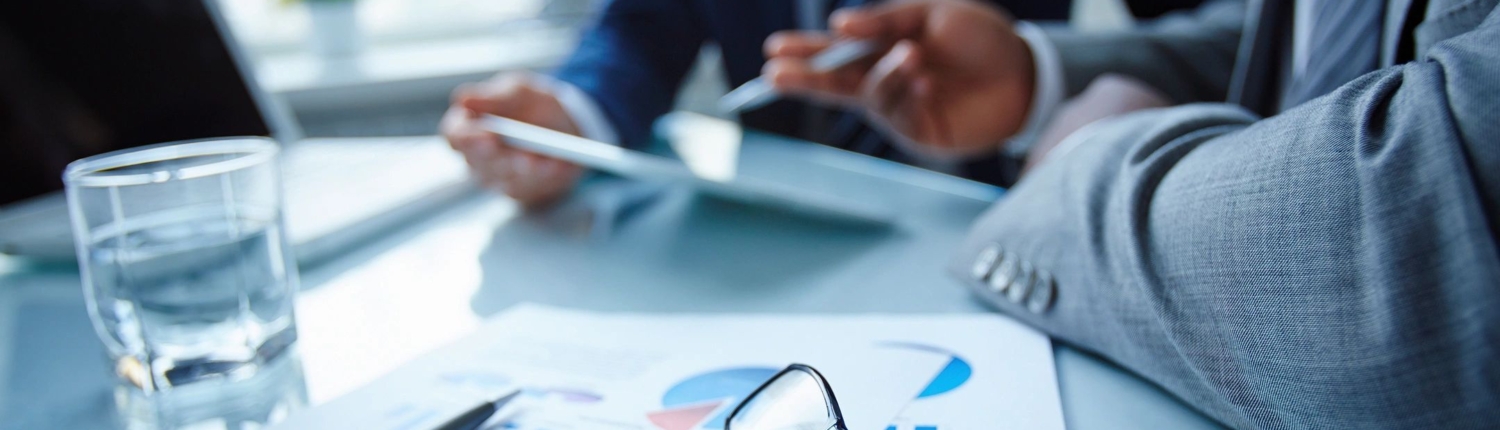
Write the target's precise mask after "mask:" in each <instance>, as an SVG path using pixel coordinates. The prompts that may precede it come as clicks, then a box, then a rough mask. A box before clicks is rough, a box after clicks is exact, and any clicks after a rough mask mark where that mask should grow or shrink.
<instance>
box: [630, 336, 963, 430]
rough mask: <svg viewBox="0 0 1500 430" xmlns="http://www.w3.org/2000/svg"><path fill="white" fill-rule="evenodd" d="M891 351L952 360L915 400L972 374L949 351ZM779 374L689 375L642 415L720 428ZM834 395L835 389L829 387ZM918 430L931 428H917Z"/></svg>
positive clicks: (663, 426)
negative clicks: (924, 353)
mask: <svg viewBox="0 0 1500 430" xmlns="http://www.w3.org/2000/svg"><path fill="white" fill-rule="evenodd" d="M884 345H885V346H888V347H892V348H904V349H916V350H921V351H928V352H933V353H937V354H943V355H947V356H949V357H952V358H951V359H949V360H948V364H947V365H945V366H943V370H941V371H939V372H938V374H937V376H936V377H933V378H932V382H929V383H928V384H927V387H926V388H924V389H923V390H922V392H921V393H920V394H918V395H917V400H921V399H926V398H930V397H936V396H940V395H943V394H945V393H948V392H951V391H953V390H956V389H958V388H959V387H962V386H963V385H964V384H965V383H967V382H969V378H970V377H972V376H973V375H974V368H973V366H972V365H970V364H969V362H968V361H967V360H964V359H963V357H960V356H959V355H958V354H955V353H953V352H951V351H948V350H945V349H942V348H937V347H933V346H929V345H921V344H913V343H887V344H884ZM779 371H781V369H779V368H771V367H753V366H746V367H730V368H724V369H719V370H713V371H709V372H703V373H700V374H697V375H693V376H690V377H688V378H686V379H683V380H682V382H678V383H677V384H675V385H673V386H672V388H669V389H667V392H666V393H665V394H663V395H662V399H661V403H662V409H661V410H658V411H655V412H651V413H648V414H646V418H647V419H648V420H650V421H651V423H652V424H654V425H656V428H658V429H660V430H696V429H710V430H716V429H722V428H724V419H725V418H727V417H728V415H729V413H730V412H731V410H732V409H733V408H734V406H735V405H738V404H739V402H740V401H741V400H743V399H744V398H745V396H748V395H750V392H751V391H755V389H756V388H757V387H760V385H761V384H763V383H765V382H766V380H768V379H771V377H772V376H775V375H776V372H779ZM833 389H834V393H835V394H836V393H838V387H833ZM919 428H922V429H924V430H925V429H930V428H934V427H929V426H919Z"/></svg>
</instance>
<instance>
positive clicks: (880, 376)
mask: <svg viewBox="0 0 1500 430" xmlns="http://www.w3.org/2000/svg"><path fill="white" fill-rule="evenodd" d="M793 362H797V363H804V364H808V365H811V366H813V367H815V368H817V369H818V370H819V371H820V372H821V373H823V375H824V376H825V377H827V379H828V382H829V384H830V385H831V386H832V387H833V390H834V393H835V395H836V396H837V397H838V401H839V404H840V406H841V408H842V409H843V412H844V415H845V420H846V423H847V424H848V425H849V428H850V429H851V430H939V429H943V430H950V429H951V430H958V429H974V430H978V429H994V428H1005V427H1011V428H1028V429H1062V428H1064V426H1063V418H1062V408H1061V405H1060V403H1059V400H1058V392H1057V382H1056V374H1055V370H1054V368H1053V360H1052V349H1051V346H1050V343H1049V341H1048V340H1047V338H1046V337H1045V336H1043V335H1041V334H1040V333H1037V332H1035V331H1033V330H1031V329H1029V328H1026V327H1024V326H1022V325H1020V324H1019V323H1016V322H1014V321H1012V320H1009V319H1006V318H1003V317H999V316H990V315H969V316H891V315H867V316H746V315H659V314H650V315H643V314H605V313H588V312H580V311H569V310H562V309H556V308H549V307H542V306H535V305H525V306H520V307H517V308H514V309H512V310H509V311H507V312H505V313H503V314H501V315H499V316H496V317H495V318H494V319H492V320H491V321H489V322H487V323H486V324H485V325H484V326H483V327H482V328H480V329H479V330H477V331H476V332H475V333H474V334H472V335H470V336H469V337H467V338H465V339H464V340H462V341H459V342H456V343H455V344H453V345H449V346H446V347H444V348H442V349H439V350H437V351H434V352H433V353H430V354H428V355H426V356H424V357H422V358H420V359H418V360H415V361H414V362H412V363H410V364H408V365H405V366H403V367H402V368H401V369H399V370H397V371H396V372H393V373H392V374H390V375H387V376H385V377H383V378H381V379H380V380H377V381H376V382H374V383H372V384H371V385H369V386H367V387H364V388H362V389H360V390H357V391H355V392H353V393H351V394H349V395H346V396H344V397H341V398H339V399H336V400H334V401H333V402H330V403H329V404H327V405H323V406H319V407H316V408H313V409H310V410H306V411H302V412H300V413H298V414H295V415H293V416H292V417H291V419H290V420H289V421H287V422H285V423H283V425H281V426H280V427H278V428H283V429H313V428H361V429H377V430H378V429H390V430H406V429H411V430H427V429H430V428H432V427H433V426H435V425H436V424H438V423H441V422H443V421H445V420H446V419H448V418H451V417H453V416H455V415H458V414H459V413H461V412H462V411H463V410H465V409H467V408H469V407H472V406H474V405H476V404H477V403H478V402H480V401H481V400H482V399H484V398H487V397H490V396H494V395H495V394H497V393H500V392H504V391H506V390H508V389H512V388H517V387H519V388H521V389H523V393H524V394H523V396H522V401H520V402H518V403H517V404H515V405H513V407H508V408H507V410H508V411H507V412H504V413H503V414H502V415H503V416H502V417H501V418H503V419H499V418H497V420H496V421H495V423H496V424H495V426H493V427H492V428H507V429H542V428H546V429H552V430H565V429H570V428H571V429H639V430H697V429H721V428H723V422H724V418H725V415H726V414H727V413H728V412H729V410H730V409H732V408H733V407H734V406H735V405H736V404H737V403H738V402H739V401H740V400H742V399H743V398H744V396H746V395H747V394H749V392H750V391H751V390H753V389H755V387H757V386H759V385H760V384H761V383H762V382H764V381H765V380H766V379H768V378H769V377H771V376H772V374H774V373H775V372H777V371H779V370H781V368H783V367H785V366H786V365H787V364H790V363H793Z"/></svg>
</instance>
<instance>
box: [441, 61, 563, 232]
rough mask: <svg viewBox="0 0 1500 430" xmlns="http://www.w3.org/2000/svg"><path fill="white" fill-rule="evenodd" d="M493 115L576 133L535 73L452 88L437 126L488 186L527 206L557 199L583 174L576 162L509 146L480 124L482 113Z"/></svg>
mask: <svg viewBox="0 0 1500 430" xmlns="http://www.w3.org/2000/svg"><path fill="white" fill-rule="evenodd" d="M486 113H487V114H493V115H499V116H503V117H506V118H511V119H515V120H518V121H522V122H526V123H530V124H534V125H538V126H542V127H546V128H550V129H553V130H557V131H561V132H564V133H569V134H574V135H578V134H580V133H579V131H578V126H577V125H576V124H574V123H573V119H572V118H571V117H570V116H568V113H567V111H566V110H565V109H563V106H562V104H561V103H559V102H558V101H557V98H556V97H554V96H553V95H552V94H551V93H549V92H547V91H546V90H545V89H543V88H541V87H540V86H539V85H538V84H537V81H536V80H535V78H534V77H533V76H531V75H530V74H526V73H510V74H503V75H499V76H496V77H495V78H493V79H490V80H488V81H485V82H480V83H477V84H466V85H464V86H461V87H459V88H458V89H457V90H454V91H453V102H452V106H451V107H449V108H448V113H447V114H446V115H444V116H443V122H442V124H441V125H440V126H439V129H440V130H441V131H442V133H443V137H445V138H447V139H448V143H449V144H450V145H452V146H453V149H456V150H458V151H459V152H461V153H463V155H464V160H466V161H468V162H469V168H470V169H471V170H473V172H474V174H475V175H476V176H477V177H478V178H479V180H480V182H481V183H483V184H484V185H485V186H486V187H488V188H491V189H496V190H499V191H501V192H504V193H505V194H506V195H509V196H510V197H511V198H513V199H515V200H516V201H517V202H520V203H521V205H522V206H525V207H527V208H537V207H542V206H546V205H549V204H552V203H554V202H556V201H557V200H558V199H560V198H561V197H563V196H565V195H567V194H568V192H570V191H571V190H572V189H573V185H574V184H575V183H577V182H578V178H579V177H580V176H582V173H583V169H582V168H580V167H578V166H577V165H574V164H571V163H568V162H565V161H562V160H557V159H554V158H549V157H546V156H542V155H538V154H535V153H531V152H526V151H523V150H520V149H517V148H514V147H511V146H510V145H507V144H506V143H505V141H504V140H503V139H501V138H500V136H497V135H495V134H493V133H490V132H487V131H485V130H484V129H483V128H481V127H480V125H479V121H478V120H479V117H480V115H481V114H486Z"/></svg>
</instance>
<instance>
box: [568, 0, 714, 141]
mask: <svg viewBox="0 0 1500 430" xmlns="http://www.w3.org/2000/svg"><path fill="white" fill-rule="evenodd" d="M602 14H603V15H602V17H601V18H600V21H599V23H598V24H597V25H595V26H594V27H593V28H591V29H589V30H588V31H587V32H586V33H585V35H584V37H583V40H582V42H580V44H579V47H578V49H577V50H576V51H574V53H573V55H572V56H571V57H570V58H569V59H568V61H567V62H566V63H565V64H564V65H563V66H562V67H561V68H559V69H558V70H557V71H556V72H555V73H554V74H553V75H554V76H555V77H556V78H557V79H558V80H560V81H563V82H566V83H567V84H569V85H571V86H572V87H574V88H577V89H578V90H579V91H580V92H581V93H583V94H585V95H587V96H588V99H589V100H590V101H592V102H593V103H594V104H595V105H596V106H597V110H598V111H599V112H602V114H603V116H604V117H606V118H607V120H608V122H609V124H610V125H611V128H613V131H614V132H615V134H616V135H617V137H618V138H619V141H620V143H621V144H624V145H626V146H638V145H641V144H644V142H646V141H648V139H650V136H651V124H652V123H653V122H654V121H655V120H656V118H657V117H660V116H661V115H663V114H665V113H667V112H668V111H669V110H670V109H671V107H672V103H673V102H674V101H675V100H676V96H677V92H678V90H679V87H680V86H681V83H682V81H683V79H684V78H685V77H686V76H687V73H688V71H689V70H691V68H692V65H693V63H694V61H695V60H696V59H697V57H698V51H699V48H700V47H701V46H702V44H703V43H704V41H705V40H707V37H708V36H707V34H708V33H707V31H706V30H705V29H704V28H703V27H702V26H703V20H702V19H701V17H700V16H699V11H698V10H697V7H696V5H694V4H693V2H689V1H682V0H615V1H612V2H610V3H609V5H608V7H607V8H605V10H604V11H603V12H602ZM574 105H575V106H577V105H579V103H574ZM570 110H573V109H570Z"/></svg>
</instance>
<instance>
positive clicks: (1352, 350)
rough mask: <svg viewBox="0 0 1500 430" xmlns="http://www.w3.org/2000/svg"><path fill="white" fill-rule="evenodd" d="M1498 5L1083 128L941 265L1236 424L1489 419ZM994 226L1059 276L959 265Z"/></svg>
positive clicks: (1009, 244)
mask: <svg viewBox="0 0 1500 430" xmlns="http://www.w3.org/2000/svg"><path fill="white" fill-rule="evenodd" d="M1497 19H1500V18H1494V17H1492V18H1491V21H1495V20H1497ZM1494 24H1496V23H1493V22H1489V23H1487V24H1486V26H1484V27H1482V28H1481V29H1480V30H1477V31H1475V32H1474V33H1471V34H1469V35H1466V36H1462V37H1459V38H1456V39H1454V40H1450V41H1448V42H1444V43H1443V44H1440V45H1439V46H1438V47H1437V48H1434V49H1433V51H1434V52H1433V53H1432V54H1431V55H1429V56H1428V57H1427V58H1425V59H1423V60H1419V61H1418V62H1415V63H1411V64H1408V65H1405V66H1400V67H1394V68H1388V69H1385V70H1382V71H1379V72H1375V73H1372V74H1370V75H1367V76H1365V77H1363V78H1361V79H1359V80H1356V81H1354V82H1351V83H1350V84H1348V85H1345V86H1344V87H1343V88H1340V89H1339V90H1338V91H1336V92H1334V93H1333V94H1331V95H1330V96H1328V97H1325V98H1320V99H1317V100H1314V101H1312V102H1309V103H1307V104H1304V105H1303V106H1301V107H1299V108H1296V109H1294V110H1291V111H1288V112H1286V113H1285V114H1283V115H1280V116H1277V117H1273V118H1269V119H1265V120H1259V121H1257V120H1256V118H1255V117H1254V116H1252V115H1251V114H1249V113H1248V112H1245V111H1243V110H1241V109H1238V108H1234V107H1229V106H1225V105H1192V106H1186V107H1180V108H1173V109H1165V110H1156V111H1150V112H1143V113H1138V114H1133V115H1130V116H1126V117H1122V118H1119V119H1117V120H1113V121H1108V122H1106V123H1104V124H1100V125H1098V126H1096V127H1091V128H1089V129H1086V130H1085V131H1084V132H1083V133H1087V134H1088V136H1084V137H1083V139H1084V140H1083V142H1082V143H1081V144H1080V145H1079V146H1078V147H1077V148H1076V149H1074V150H1073V151H1071V152H1070V153H1068V154H1066V155H1065V156H1063V157H1062V158H1060V159H1057V160H1054V161H1052V162H1050V163H1049V164H1048V165H1045V166H1043V167H1041V168H1040V169H1038V170H1037V171H1036V172H1034V173H1032V175H1031V176H1029V177H1028V178H1027V179H1026V180H1025V181H1023V182H1022V183H1021V184H1020V185H1018V186H1017V187H1016V188H1014V189H1012V190H1011V191H1010V192H1009V193H1008V194H1007V196H1006V197H1005V199H1004V200H1003V201H1002V202H1000V203H999V204H997V205H996V207H995V208H993V209H992V210H991V211H990V212H989V213H988V214H986V215H985V216H984V217H983V218H982V219H981V221H980V222H979V223H978V224H976V227H975V229H974V234H973V235H972V236H971V238H970V241H969V242H968V243H967V244H965V247H964V249H963V250H962V252H961V254H960V257H959V258H958V259H956V260H955V263H954V267H953V270H954V272H955V273H957V274H960V276H963V277H964V278H965V279H967V280H969V281H970V282H971V285H973V286H974V287H975V289H976V291H978V292H979V293H980V295H981V296H982V297H986V298H989V299H991V301H992V302H993V303H994V304H995V306H996V307H998V308H999V309H1001V310H1002V311H1004V312H1006V313H1009V314H1011V315H1013V316H1015V317H1017V318H1019V319H1022V320H1024V321H1026V322H1028V323H1030V324H1033V325H1035V326H1036V327H1039V328H1040V329H1042V330H1044V331H1047V332H1048V333H1051V334H1052V335H1054V336H1056V337H1058V338H1060V339H1063V340H1066V341H1068V342H1070V343H1073V344H1076V345H1079V346H1082V347H1084V348H1087V349H1090V350H1093V351H1096V352H1099V353H1100V354H1102V355H1104V356H1106V357H1108V358H1110V359H1112V360H1114V361H1116V362H1118V363H1120V364H1121V365H1122V366H1124V367H1126V368H1129V369H1131V370H1133V371H1135V372H1137V373H1139V374H1141V375H1143V376H1144V377H1146V378H1147V379H1150V380H1152V381H1154V382H1156V383H1158V384H1160V385H1162V386H1163V387H1165V388H1166V389H1168V390H1169V391H1171V392H1173V393H1175V394H1177V395H1178V396H1180V397H1182V398H1183V399H1184V400H1186V401H1187V402H1189V403H1190V404H1193V405H1194V406H1196V407H1198V408H1200V409H1202V410H1203V411H1205V412H1207V413H1208V414H1209V415H1211V416H1213V417H1215V418H1217V419H1219V420H1221V421H1223V422H1224V423H1226V424H1229V425H1230V426H1233V427H1271V428H1282V427H1354V428H1445V427H1472V426H1483V425H1486V424H1485V423H1486V422H1487V421H1484V420H1485V419H1486V418H1487V417H1485V416H1484V412H1483V411H1494V410H1496V409H1495V408H1496V407H1500V368H1497V366H1500V364H1497V363H1500V362H1497V361H1496V360H1495V359H1494V358H1495V357H1496V356H1497V354H1500V351H1497V350H1496V346H1495V345H1496V343H1495V342H1496V339H1500V294H1497V293H1496V290H1495V288H1494V287H1495V284H1494V283H1495V279H1500V256H1497V249H1500V246H1497V243H1496V235H1495V231H1494V227H1492V226H1494V225H1495V224H1496V222H1497V219H1496V217H1495V214H1496V213H1497V212H1500V209H1497V204H1496V202H1497V201H1500V198H1497V194H1496V190H1497V189H1500V182H1497V178H1496V175H1497V173H1496V172H1497V171H1500V151H1497V150H1496V149H1495V144H1494V142H1496V141H1500V126H1497V125H1495V123H1494V120H1493V118H1492V116H1491V115H1493V112H1496V111H1500V105H1497V100H1500V99H1497V98H1495V97H1494V96H1493V94H1495V93H1496V92H1497V91H1500V86H1497V84H1496V83H1495V82H1494V81H1493V79H1492V76H1493V74H1492V72H1491V70H1494V69H1495V68H1497V67H1500V53H1496V52H1495V51H1494V50H1493V49H1490V48H1488V47H1492V46H1495V44H1497V43H1500V26H1497V25H1494ZM990 247H995V248H996V249H1001V250H1003V252H1004V255H1006V256H1008V257H1009V258H1015V259H1018V260H1020V261H1022V262H1023V263H1024V265H1025V267H1029V268H1031V269H1032V273H1033V274H1041V273H1046V274H1049V276H1047V277H1050V278H1051V279H1054V280H1055V283H1054V285H1055V290H1054V291H1055V292H1056V295H1055V297H1056V298H1055V300H1054V301H1055V303H1054V304H1053V305H1052V306H1051V308H1050V309H1045V308H1043V311H1042V312H1033V311H1032V310H1031V308H1029V307H1027V306H1022V305H1017V304H1015V303H1012V302H1010V301H1009V300H1008V299H1006V298H1003V296H1000V295H998V294H996V293H995V292H994V291H993V290H990V287H989V284H988V283H987V282H986V281H984V280H982V279H976V278H975V277H974V275H973V273H974V272H973V271H972V268H973V267H974V264H975V262H976V260H978V256H979V255H981V251H983V250H985V249H987V248H990ZM1028 279H1030V278H1028ZM1022 303H1027V302H1026V301H1024V300H1023V301H1022ZM1490 413H1491V414H1492V412H1490ZM1488 418H1493V417H1488ZM1488 422H1493V421H1488Z"/></svg>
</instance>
